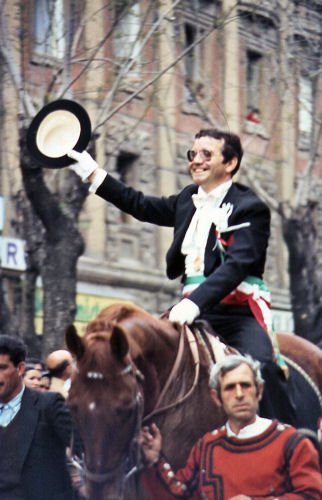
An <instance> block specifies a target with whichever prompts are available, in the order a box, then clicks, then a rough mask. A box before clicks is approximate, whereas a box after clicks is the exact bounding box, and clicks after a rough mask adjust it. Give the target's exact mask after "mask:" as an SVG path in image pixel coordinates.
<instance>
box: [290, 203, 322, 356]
mask: <svg viewBox="0 0 322 500" xmlns="http://www.w3.org/2000/svg"><path fill="white" fill-rule="evenodd" d="M314 208H315V205H314V206H313V205H312V202H308V203H307V204H305V205H302V206H300V207H298V208H297V209H296V210H292V211H291V213H289V214H288V215H286V211H287V210H288V211H290V208H289V207H286V206H285V205H284V206H281V210H280V213H281V218H282V229H283V236H284V240H285V243H286V245H287V248H288V252H289V260H288V268H289V276H290V292H291V303H292V310H293V315H294V331H295V333H296V334H297V335H300V336H301V337H304V338H306V339H307V340H310V341H311V342H313V343H314V344H317V345H321V346H322V302H321V284H320V283H321V280H320V276H319V271H318V257H317V231H316V227H315V223H314V211H315V210H314Z"/></svg>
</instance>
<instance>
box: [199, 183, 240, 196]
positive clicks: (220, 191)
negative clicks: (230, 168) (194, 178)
mask: <svg viewBox="0 0 322 500" xmlns="http://www.w3.org/2000/svg"><path fill="white" fill-rule="evenodd" d="M232 183H233V181H232V179H230V180H229V181H226V182H223V183H222V184H220V185H219V186H217V187H215V188H214V189H212V190H211V191H209V193H206V191H205V190H204V189H203V188H202V186H199V188H198V195H199V196H200V197H201V198H208V197H212V198H213V197H214V198H218V197H219V196H223V195H226V193H227V191H228V189H229V188H230V186H231V185H232Z"/></svg>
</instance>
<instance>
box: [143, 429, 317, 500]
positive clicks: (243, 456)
mask: <svg viewBox="0 0 322 500" xmlns="http://www.w3.org/2000/svg"><path fill="white" fill-rule="evenodd" d="M143 480H144V484H145V486H146V490H147V492H148V494H149V495H150V496H149V498H150V499H151V500H152V499H153V500H167V499H170V498H190V499H191V498H193V499H194V500H197V499H208V500H228V499H230V498H231V497H234V496H235V495H239V494H243V495H247V496H249V497H251V498H252V500H257V499H259V498H265V499H266V500H276V499H280V500H299V499H306V500H321V499H322V476H321V472H320V468H319V462H318V453H317V451H316V450H315V448H314V446H313V444H312V443H311V441H310V440H309V439H307V438H305V437H304V436H303V434H300V433H299V432H297V431H296V429H294V428H293V427H290V426H286V425H283V424H281V423H279V422H278V421H277V420H274V421H273V422H272V423H271V425H270V426H269V427H268V429H267V430H266V431H264V432H263V433H262V434H260V435H258V436H256V437H252V438H249V439H238V438H234V437H228V436H227V432H226V427H222V428H221V429H216V430H214V431H213V432H209V433H207V434H205V436H204V437H203V438H202V439H200V440H199V441H198V442H197V443H196V444H195V446H194V447H193V448H192V450H191V452H190V455H189V457H188V461H187V463H186V465H185V467H184V468H183V469H180V470H179V471H177V472H176V473H175V472H174V471H173V470H172V469H171V466H170V465H169V464H168V463H167V461H166V460H165V459H164V458H161V459H160V460H159V462H158V463H157V464H156V465H154V466H152V467H150V468H149V469H147V471H146V472H145V473H144V477H143Z"/></svg>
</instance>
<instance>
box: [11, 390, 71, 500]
mask: <svg viewBox="0 0 322 500" xmlns="http://www.w3.org/2000/svg"><path fill="white" fill-rule="evenodd" d="M18 418H19V420H18V422H19V424H18V425H19V431H18V442H19V447H18V453H19V464H20V474H21V483H22V488H23V492H24V495H25V498H26V500H36V499H37V500H71V499H73V498H74V497H73V490H72V485H71V480H70V476H69V472H68V469H67V465H66V447H67V446H69V445H70V437H71V430H72V419H71V416H70V413H69V410H68V409H67V407H66V404H65V401H64V399H63V397H62V396H61V395H60V394H57V393H53V392H48V393H45V392H40V391H35V390H32V389H29V388H27V387H26V388H25V391H24V393H23V397H22V402H21V408H20V410H19V412H18Z"/></svg>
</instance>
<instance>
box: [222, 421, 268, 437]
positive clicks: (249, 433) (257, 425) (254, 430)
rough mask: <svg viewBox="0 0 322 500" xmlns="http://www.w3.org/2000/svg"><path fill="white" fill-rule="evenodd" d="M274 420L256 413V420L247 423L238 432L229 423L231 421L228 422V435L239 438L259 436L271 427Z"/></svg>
mask: <svg viewBox="0 0 322 500" xmlns="http://www.w3.org/2000/svg"><path fill="white" fill-rule="evenodd" d="M271 423H272V420H270V419H268V418H263V417H259V416H258V415H256V419H255V422H253V423H252V424H249V425H246V426H245V427H243V428H242V429H240V431H239V433H238V434H235V433H234V432H233V431H232V430H231V427H230V425H229V422H227V423H226V430H227V436H229V437H235V438H237V439H248V438H252V437H255V436H258V435H259V434H262V433H263V432H265V431H266V429H268V428H269V426H270V425H271Z"/></svg>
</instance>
